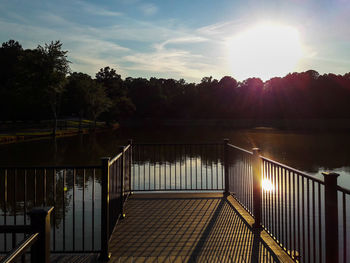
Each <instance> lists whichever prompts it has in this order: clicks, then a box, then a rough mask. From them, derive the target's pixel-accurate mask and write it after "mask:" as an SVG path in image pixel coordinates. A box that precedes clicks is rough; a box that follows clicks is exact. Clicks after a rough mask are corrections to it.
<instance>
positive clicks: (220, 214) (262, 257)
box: [109, 193, 292, 263]
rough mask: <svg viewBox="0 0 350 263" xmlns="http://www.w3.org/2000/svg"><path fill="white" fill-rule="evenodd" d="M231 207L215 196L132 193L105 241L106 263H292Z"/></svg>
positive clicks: (245, 215)
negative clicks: (106, 245)
mask: <svg viewBox="0 0 350 263" xmlns="http://www.w3.org/2000/svg"><path fill="white" fill-rule="evenodd" d="M237 208H238V209H240V210H242V209H243V208H241V207H240V206H239V205H238V203H237V202H236V201H235V200H234V198H232V197H231V196H230V197H228V198H226V197H224V196H223V194H219V193H190V194H187V193H186V194H185V193H166V194H134V195H132V196H131V197H130V198H129V200H128V201H127V202H126V207H125V213H126V218H125V219H123V220H120V221H119V222H118V224H117V225H116V228H115V230H114V232H113V234H112V236H111V239H110V243H109V248H110V251H111V253H112V258H111V261H110V262H130V263H134V262H144V263H145V262H157V263H158V262H159V263H160V262H164V263H165V262H166V263H170V262H292V261H291V259H290V258H289V257H288V256H287V255H286V254H285V252H284V251H283V250H282V249H281V248H280V247H279V246H278V245H276V243H275V242H274V241H273V240H272V239H271V240H269V236H268V235H267V234H266V233H262V235H261V236H262V237H263V238H260V231H254V229H253V228H252V227H251V224H252V222H254V220H253V219H252V218H249V214H248V213H246V212H245V210H242V211H241V212H242V214H243V215H242V214H240V212H239V211H238V210H237ZM264 239H265V240H264Z"/></svg>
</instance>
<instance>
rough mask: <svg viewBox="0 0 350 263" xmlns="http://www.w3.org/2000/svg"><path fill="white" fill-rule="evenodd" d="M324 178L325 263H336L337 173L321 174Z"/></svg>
mask: <svg viewBox="0 0 350 263" xmlns="http://www.w3.org/2000/svg"><path fill="white" fill-rule="evenodd" d="M322 174H323V176H324V192H325V196H324V200H325V211H324V214H325V223H326V262H327V263H330V262H338V259H339V255H338V248H339V244H338V242H339V240H338V192H337V180H338V176H339V174H337V173H322Z"/></svg>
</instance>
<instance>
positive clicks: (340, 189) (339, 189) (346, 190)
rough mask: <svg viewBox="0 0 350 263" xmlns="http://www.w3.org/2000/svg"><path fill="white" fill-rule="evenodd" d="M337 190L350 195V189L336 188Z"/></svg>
mask: <svg viewBox="0 0 350 263" xmlns="http://www.w3.org/2000/svg"><path fill="white" fill-rule="evenodd" d="M337 190H338V191H340V192H343V193H344V194H348V195H350V189H347V188H345V187H342V186H339V185H338V186H337Z"/></svg>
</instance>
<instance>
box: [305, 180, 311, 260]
mask: <svg viewBox="0 0 350 263" xmlns="http://www.w3.org/2000/svg"><path fill="white" fill-rule="evenodd" d="M306 183H307V185H306V201H307V204H306V209H307V213H306V218H307V258H308V262H311V255H310V254H311V244H310V243H311V240H310V182H309V178H306Z"/></svg>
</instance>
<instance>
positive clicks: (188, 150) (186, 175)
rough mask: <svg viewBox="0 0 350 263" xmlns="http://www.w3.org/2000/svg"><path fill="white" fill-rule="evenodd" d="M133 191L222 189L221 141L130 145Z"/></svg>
mask: <svg viewBox="0 0 350 263" xmlns="http://www.w3.org/2000/svg"><path fill="white" fill-rule="evenodd" d="M132 165H133V169H132V184H131V188H132V191H133V192H139V191H203V190H206V191H208V190H209V191H221V190H223V189H224V166H223V144H222V143H192V144H184V143H176V144H170V143H168V144H151V143H149V144H146V143H140V144H134V145H133V162H132Z"/></svg>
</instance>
